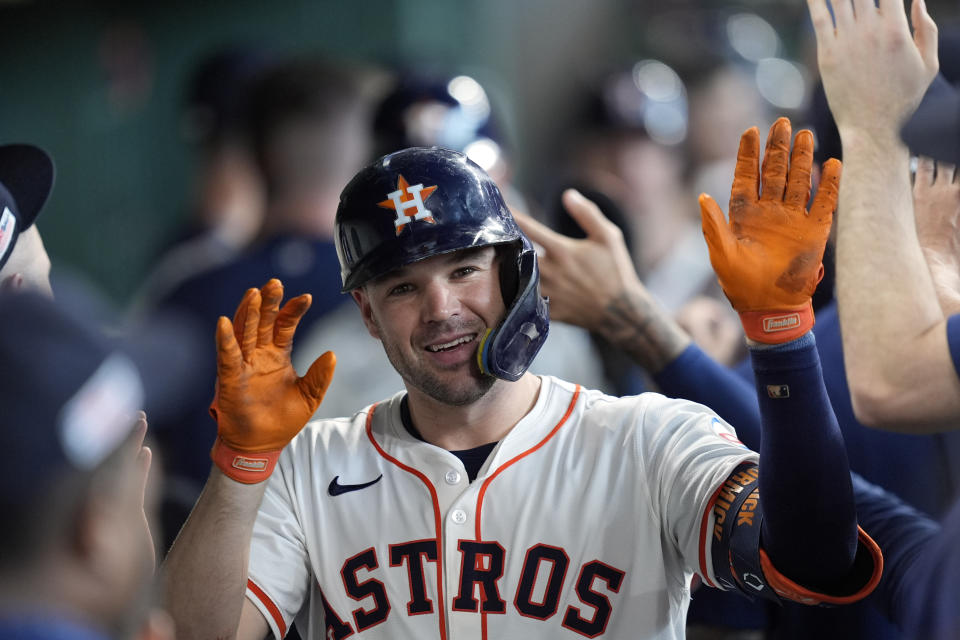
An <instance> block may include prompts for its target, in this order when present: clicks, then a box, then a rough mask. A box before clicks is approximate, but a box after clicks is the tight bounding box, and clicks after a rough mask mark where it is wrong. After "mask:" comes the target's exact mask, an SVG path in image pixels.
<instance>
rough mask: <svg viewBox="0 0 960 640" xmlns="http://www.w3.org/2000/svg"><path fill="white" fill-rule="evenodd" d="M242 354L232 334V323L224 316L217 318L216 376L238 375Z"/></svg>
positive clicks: (220, 377)
mask: <svg viewBox="0 0 960 640" xmlns="http://www.w3.org/2000/svg"><path fill="white" fill-rule="evenodd" d="M242 366H243V354H242V353H241V352H240V346H239V345H238V344H237V340H236V338H235V337H234V334H233V325H232V324H231V323H230V321H229V320H227V318H226V316H220V319H219V320H217V377H218V378H219V379H220V380H223V379H225V378H232V377H235V376H237V375H239V372H240V369H241V367H242Z"/></svg>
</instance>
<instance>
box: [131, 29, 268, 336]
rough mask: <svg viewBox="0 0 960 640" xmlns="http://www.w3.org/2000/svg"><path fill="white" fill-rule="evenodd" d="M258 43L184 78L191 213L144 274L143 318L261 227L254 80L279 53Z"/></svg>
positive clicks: (208, 61)
mask: <svg viewBox="0 0 960 640" xmlns="http://www.w3.org/2000/svg"><path fill="white" fill-rule="evenodd" d="M276 57H277V56H276V55H275V54H272V53H271V52H269V51H267V50H266V49H263V48H262V47H257V46H254V45H235V46H233V47H229V48H226V49H222V50H221V49H218V50H217V51H215V52H214V53H212V54H210V55H208V56H205V57H204V58H203V59H202V60H201V61H200V63H199V64H198V65H197V66H196V68H195V69H194V70H193V71H192V73H191V75H190V78H189V79H188V81H187V83H186V88H185V91H184V99H183V106H182V110H181V113H182V116H181V121H182V125H181V128H182V134H183V138H184V140H185V141H186V142H187V143H188V144H189V146H190V148H191V150H193V152H194V160H195V163H196V167H195V169H194V171H193V180H194V182H193V184H192V185H191V188H192V193H191V195H190V198H189V205H188V206H189V209H188V211H187V217H186V219H185V220H184V222H183V223H182V224H181V226H179V227H177V228H176V229H175V231H174V233H173V237H172V238H171V239H170V240H169V244H168V245H167V246H165V247H164V249H163V251H162V253H161V255H159V256H158V257H157V259H156V262H155V263H154V264H153V266H152V267H151V269H150V272H149V273H148V274H147V275H146V276H145V278H144V280H143V282H142V283H141V285H140V287H139V289H138V291H137V293H136V294H135V298H134V300H133V302H132V303H131V304H130V312H131V313H132V314H133V315H134V316H135V317H136V316H142V315H145V314H146V313H149V311H151V310H152V308H153V306H154V305H155V304H156V303H157V301H159V300H162V299H163V298H165V297H166V296H168V295H169V294H170V293H171V292H172V291H174V290H175V289H177V287H179V286H180V284H181V283H182V282H183V281H184V280H186V279H188V278H190V277H192V276H194V275H196V274H197V273H200V272H202V271H206V270H208V269H212V268H213V267H216V266H219V265H221V264H223V263H225V262H227V261H228V260H230V259H232V258H233V257H235V256H236V255H237V254H238V253H240V252H241V251H242V250H243V249H245V248H246V247H247V246H248V245H249V244H250V242H252V241H253V239H254V238H255V237H256V236H257V234H258V233H259V232H260V227H261V225H262V222H263V215H264V207H265V203H264V197H265V195H264V185H263V178H262V177H261V175H260V171H259V170H258V168H257V166H256V163H255V160H254V157H253V149H252V144H251V140H250V138H249V135H248V128H247V126H246V119H247V115H248V107H249V105H248V96H249V92H250V87H251V85H252V84H253V83H254V82H255V81H256V79H257V77H258V76H259V75H260V74H261V73H264V72H265V71H266V70H267V69H268V68H269V67H270V65H271V64H272V63H273V62H274V60H275V59H276Z"/></svg>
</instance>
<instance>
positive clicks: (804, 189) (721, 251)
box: [700, 118, 841, 344]
mask: <svg viewBox="0 0 960 640" xmlns="http://www.w3.org/2000/svg"><path fill="white" fill-rule="evenodd" d="M790 133H791V131H790V121H789V120H788V119H786V118H780V119H779V120H777V121H776V122H775V123H774V125H773V127H771V128H770V133H769V135H768V136H767V147H766V150H765V151H764V157H763V167H762V169H761V168H760V164H759V160H760V134H759V132H758V131H757V128H756V127H752V128H750V129H748V130H747V131H745V132H744V134H743V136H741V138H740V151H739V152H738V153H737V167H736V170H735V171H734V177H733V187H732V189H731V191H730V220H729V222H727V220H726V219H725V218H724V216H723V212H722V211H721V210H720V207H719V206H718V205H717V203H716V201H714V199H713V198H711V197H710V196H708V195H707V194H701V195H700V215H701V221H702V223H703V235H704V237H705V238H706V240H707V246H708V247H709V249H710V263H711V264H712V265H713V270H714V271H715V272H716V273H717V279H718V280H719V281H720V286H721V287H722V288H723V292H724V293H725V294H726V296H727V299H728V300H730V303H731V304H732V305H733V308H734V309H736V310H737V311H738V312H739V313H740V321H741V322H742V323H743V328H744V331H745V332H746V334H747V337H748V338H750V339H752V340H754V341H756V342H761V343H766V344H779V343H782V342H787V341H789V340H793V339H795V338H798V337H800V336H801V335H803V334H805V333H806V332H807V331H809V330H810V329H811V328H813V322H814V318H813V306H812V304H811V302H810V297H811V296H812V295H813V291H814V289H816V287H817V283H819V282H820V279H821V278H822V277H823V262H822V260H823V249H824V246H825V245H826V242H827V236H828V235H829V233H830V224H831V221H832V220H833V212H834V210H835V209H836V207H837V196H838V193H839V188H840V171H841V165H840V161H839V160H836V159H834V158H831V159H829V160H827V161H826V162H825V163H824V165H823V172H822V177H821V180H820V187H819V189H818V190H817V195H816V196H815V197H814V199H813V203H812V205H811V207H810V211H809V212H808V211H807V208H806V204H807V200H808V199H809V198H810V170H811V167H812V166H813V134H812V133H810V131H807V130H802V131H800V132H799V133H798V134H797V136H796V139H795V140H794V144H793V153H792V154H791V152H790Z"/></svg>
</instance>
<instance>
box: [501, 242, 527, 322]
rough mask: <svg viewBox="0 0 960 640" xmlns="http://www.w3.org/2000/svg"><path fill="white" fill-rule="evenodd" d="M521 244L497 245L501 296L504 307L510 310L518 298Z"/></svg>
mask: <svg viewBox="0 0 960 640" xmlns="http://www.w3.org/2000/svg"><path fill="white" fill-rule="evenodd" d="M521 248H522V247H521V243H520V242H519V241H518V242H512V243H510V244H501V245H497V262H498V263H499V265H500V295H501V297H503V304H504V306H505V307H506V308H507V309H509V308H510V307H511V306H512V305H513V302H514V300H516V298H517V288H518V286H519V283H520V263H519V260H520V250H521Z"/></svg>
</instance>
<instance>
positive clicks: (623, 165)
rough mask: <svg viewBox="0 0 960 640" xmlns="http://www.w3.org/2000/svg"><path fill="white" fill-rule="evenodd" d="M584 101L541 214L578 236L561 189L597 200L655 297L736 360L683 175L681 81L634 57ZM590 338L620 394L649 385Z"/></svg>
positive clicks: (708, 345) (737, 346) (715, 351)
mask: <svg viewBox="0 0 960 640" xmlns="http://www.w3.org/2000/svg"><path fill="white" fill-rule="evenodd" d="M582 102H583V104H582V106H581V107H580V108H579V110H578V115H577V118H576V124H575V126H574V127H573V132H572V133H569V132H568V133H567V134H566V136H565V138H566V139H567V140H568V142H567V144H566V148H565V150H564V152H563V153H562V158H563V159H562V166H561V167H560V168H559V170H558V171H557V175H558V178H557V180H555V182H556V184H551V185H548V204H547V206H546V209H547V212H548V213H547V215H546V216H545V218H546V219H547V220H548V221H550V223H551V224H552V225H553V226H555V227H556V228H557V229H560V230H561V232H563V233H564V234H568V235H572V236H580V235H581V233H582V232H581V231H580V229H579V228H578V227H577V226H576V224H575V223H574V222H573V221H572V220H571V219H570V218H569V216H568V215H567V213H566V211H565V209H564V208H563V207H562V206H561V198H560V194H562V193H563V191H564V190H565V189H566V188H568V187H573V188H576V189H578V190H580V191H581V192H583V193H585V194H586V195H588V196H589V197H590V198H591V199H593V200H595V201H596V202H598V204H599V205H600V206H601V208H602V210H603V211H604V213H605V214H606V215H607V216H608V217H609V218H610V219H612V220H613V221H614V222H615V223H616V224H617V225H618V226H619V227H620V228H621V229H622V230H623V231H624V234H625V236H626V238H627V244H628V248H629V250H630V252H631V255H632V257H633V260H634V264H635V265H636V267H637V270H638V272H639V273H641V274H642V277H643V278H644V281H645V282H646V283H647V285H648V287H649V289H650V291H651V293H652V295H653V296H654V297H655V298H656V299H657V300H659V301H660V303H661V304H663V305H664V306H665V307H666V308H667V309H669V310H670V312H671V313H674V314H676V315H677V317H678V318H679V319H680V320H681V321H682V322H683V324H684V326H685V327H686V328H687V329H688V330H689V331H690V332H691V333H692V334H694V336H695V339H696V340H697V343H698V344H700V345H701V346H702V347H703V348H704V349H706V350H707V351H708V352H710V353H711V354H712V355H714V356H715V357H717V358H718V359H720V360H722V361H724V362H730V363H732V362H734V361H736V360H738V359H739V358H740V357H743V356H744V355H745V353H746V352H745V350H744V348H743V346H742V335H743V332H742V330H741V329H740V323H739V322H738V320H737V318H736V316H735V314H733V313H732V312H731V310H730V307H729V305H728V304H727V303H726V302H725V301H723V299H722V295H721V292H720V289H719V287H718V286H717V284H716V278H715V276H714V273H713V269H712V268H711V266H710V261H709V259H708V255H707V251H706V247H705V245H704V243H703V235H702V233H701V232H700V225H699V220H698V219H697V216H696V213H697V212H696V207H695V206H693V204H692V203H693V200H692V199H691V198H690V196H689V193H688V187H687V184H686V181H685V172H686V167H687V157H686V149H685V146H684V142H685V141H686V139H687V133H688V125H689V113H688V109H689V105H688V96H687V90H686V86H685V84H684V82H683V81H682V80H681V78H680V76H679V75H678V74H677V72H676V71H675V70H674V69H673V68H671V67H670V66H669V65H667V64H665V63H664V62H662V61H660V60H656V59H652V58H647V59H641V60H638V61H636V62H635V63H634V64H632V65H630V66H628V67H626V68H620V69H617V70H616V71H614V72H610V73H607V74H605V75H603V76H601V77H600V79H599V80H596V81H594V82H592V83H590V84H589V85H588V88H587V89H586V90H585V91H584V98H583V100H582ZM594 340H595V341H596V342H597V343H598V345H600V347H599V348H600V350H601V352H602V353H604V362H605V364H606V367H607V368H608V369H609V370H611V371H615V372H617V373H615V374H612V375H613V377H614V378H615V379H616V380H617V381H618V382H617V384H618V386H617V388H616V390H617V392H618V393H635V392H637V391H640V390H642V389H643V388H644V386H645V385H649V384H650V381H649V380H644V379H643V378H642V375H641V373H640V372H639V371H638V370H637V369H636V368H635V367H634V365H633V364H632V363H630V361H629V359H628V358H625V357H624V356H623V354H622V353H619V352H618V351H617V350H616V349H613V350H611V349H609V348H608V346H604V345H605V342H604V341H603V340H602V339H600V338H599V337H598V336H594Z"/></svg>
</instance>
